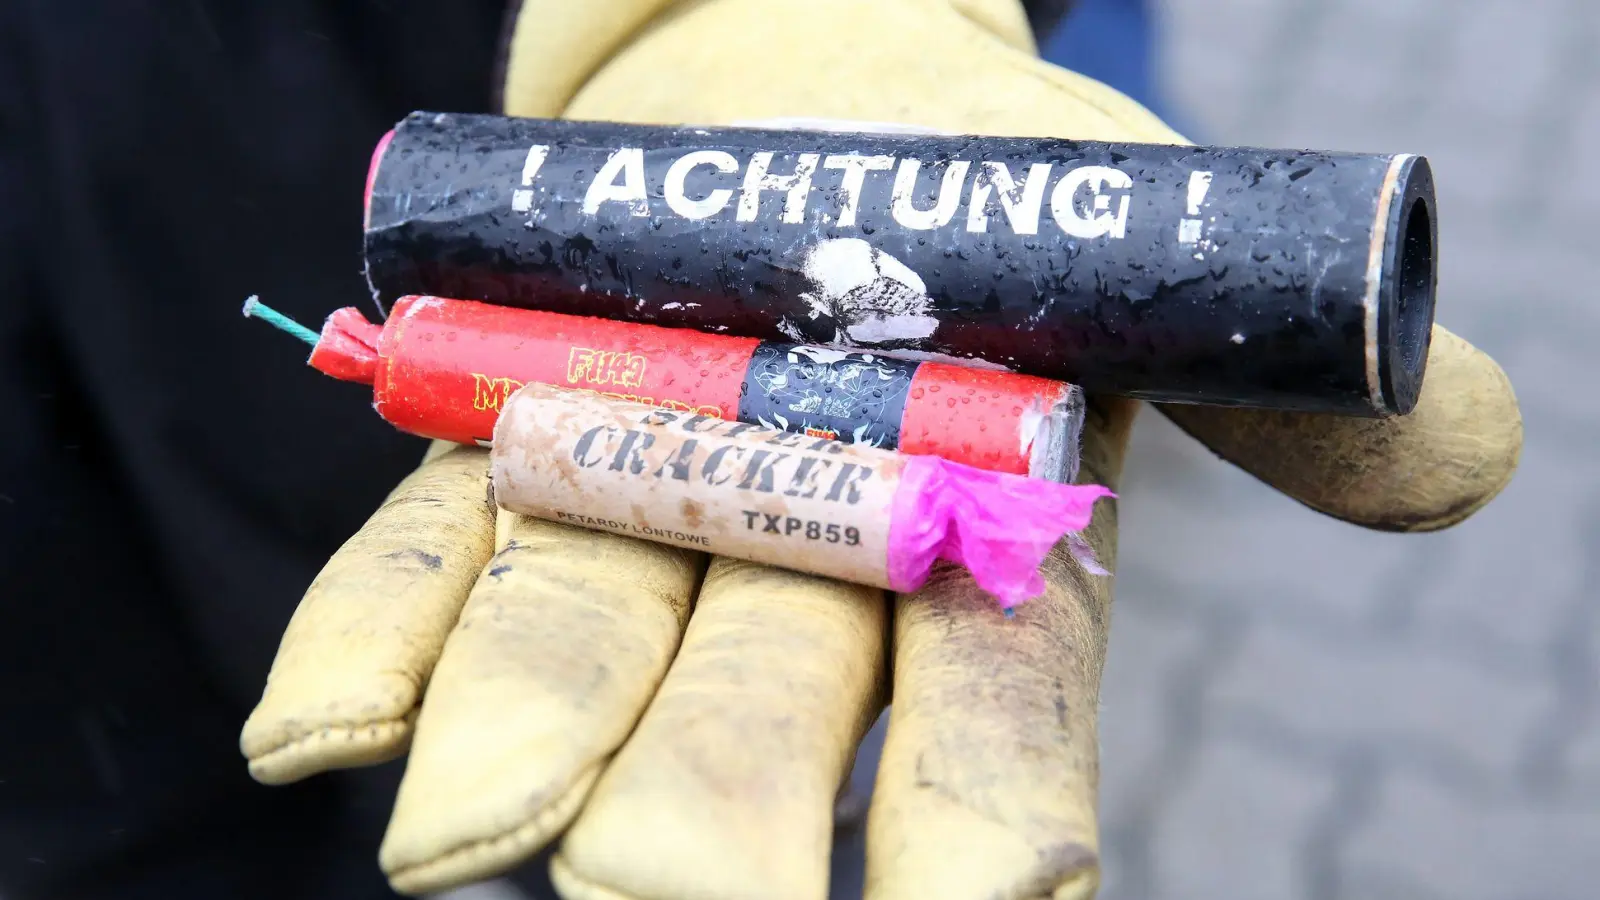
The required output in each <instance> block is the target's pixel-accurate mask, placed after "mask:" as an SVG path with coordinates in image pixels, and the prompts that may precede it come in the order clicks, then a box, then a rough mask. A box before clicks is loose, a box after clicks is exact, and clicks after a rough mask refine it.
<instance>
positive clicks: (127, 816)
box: [0, 0, 504, 900]
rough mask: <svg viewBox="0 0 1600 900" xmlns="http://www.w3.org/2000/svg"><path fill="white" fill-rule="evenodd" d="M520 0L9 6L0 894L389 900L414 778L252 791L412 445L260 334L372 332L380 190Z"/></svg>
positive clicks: (0, 301) (481, 90)
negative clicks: (308, 606) (369, 250)
mask: <svg viewBox="0 0 1600 900" xmlns="http://www.w3.org/2000/svg"><path fill="white" fill-rule="evenodd" d="M503 13H504V4H503V2H501V0H472V2H463V0H452V2H413V0H384V2H379V0H372V2H344V3H328V2H309V0H274V2H249V3H246V2H239V0H184V2H139V0H122V2H117V0H104V2H88V0H72V2H61V0H10V2H7V3H4V4H0V42H3V44H0V73H3V74H0V435H3V437H0V610H3V612H0V689H3V694H0V735H3V736H0V895H4V896H5V898H6V900H13V898H16V900H31V898H46V897H72V898H74V900H88V898H98V897H117V898H134V897H152V898H154V897H161V898H175V897H189V896H194V897H217V898H221V897H229V898H256V897H261V898H268V897H271V898H296V900H302V898H304V900H311V898H321V897H329V898H333V897H339V898H348V900H357V898H365V897H380V896H392V895H391V894H390V893H389V892H388V889H387V887H386V886H385V885H384V883H383V880H382V877H381V874H380V873H379V870H378V867H377V848H378V843H379V840H380V838H381V835H382V829H383V827H384V825H385V823H386V821H387V817H388V813H389V808H390V803H391V801H392V798H393V783H394V781H395V779H396V778H397V776H398V771H397V770H398V766H394V765H391V766H387V767H383V768H382V769H379V770H377V771H374V772H366V773H339V774H335V775H330V776H322V777H318V778H315V779H312V780H311V781H309V782H306V783H304V784H301V785H297V786H294V787H288V788H264V787H261V786H260V785H257V784H255V783H254V782H252V781H251V780H250V779H249V777H248V775H247V773H246V769H245V764H244V758H243V757H242V756H241V755H240V753H239V750H238V734H239V729H240V727H241V726H242V725H243V723H244V719H245V716H246V715H248V713H249V711H250V708H251V707H252V706H253V705H254V703H255V701H256V700H257V699H258V698H259V697H260V692H261V688H262V684H263V679H264V677H265V675H266V672H267V668H268V666H269V664H270V662H271V659H272V655H273V653H274V652H275V651H276V649H277V643H278V638H279V636H280V635H281V633H282V631H283V626H284V625H285V623H286V622H287V621H288V618H289V615H290V613H291V612H292V611H293V609H294V606H295V604H296V603H297V602H298V600H299V598H300V596H301V594H302V593H303V592H304V590H305V587H306V585H307V584H309V583H310V581H311V579H312V577H313V576H314V575H315V574H316V572H317V570H318V568H319V567H320V566H321V564H322V563H323V562H324V561H325V560H326V559H327V557H328V555H329V554H330V553H331V552H332V551H333V550H334V549H335V548H337V547H338V545H339V544H340V542H342V541H343V540H344V539H345V538H347V537H349V535H350V534H351V533H353V532H354V531H355V530H356V529H357V528H359V527H360V525H361V523H362V522H363V521H364V519H365V518H366V516H367V515H369V514H370V513H371V511H372V510H373V509H375V508H376V505H377V504H378V503H379V502H380V501H381V500H382V498H383V496H384V494H385V493H386V492H387V491H388V490H389V489H390V488H392V487H393V486H394V484H395V482H396V481H397V480H399V479H400V478H402V477H403V476H404V475H405V473H406V472H407V471H409V470H410V469H411V468H413V467H415V465H416V463H417V462H418V461H419V460H420V458H421V454H422V452H423V450H424V444H423V442H421V441H420V440H417V439H414V438H410V437H406V436H404V435H401V434H399V433H397V432H395V431H394V430H393V429H391V428H390V427H389V426H387V425H386V424H384V423H383V422H382V421H381V420H379V419H378V418H377V417H376V416H374V415H372V414H371V410H370V406H369V404H370V402H371V397H370V391H369V389H367V388H365V387H361V386H357V385H348V384H341V383H338V382H334V381H331V380H329V379H327V378H325V377H324V376H322V375H319V374H318V373H316V372H314V371H312V370H311V369H309V368H307V367H306V366H305V365H304V359H305V355H306V348H305V347H304V346H303V345H300V344H298V342H296V341H293V340H288V339H286V338H285V337H284V336H283V335H281V334H276V333H274V332H273V331H272V330H271V329H268V328H264V327H262V326H261V325H260V324H259V323H252V322H247V321H246V320H245V319H243V318H242V317H241V316H240V314H239V307H240V305H241V304H242V302H243V301H244V298H245V297H246V296H248V295H249V294H252V293H260V294H261V296H262V297H263V299H264V300H265V301H266V302H268V303H271V304H274V305H276V306H278V307H280V308H282V309H283V310H284V311H286V312H288V313H289V314H290V315H293V316H295V317H297V318H299V319H301V320H302V321H305V322H309V323H313V324H315V323H318V322H320V321H321V319H322V318H323V317H324V316H325V315H327V313H329V312H330V311H332V310H333V309H335V308H338V307H340V306H348V305H352V304H356V305H361V306H363V307H366V308H370V306H371V304H370V302H369V300H368V298H367V294H366V290H365V286H364V283H363V281H362V278H361V274H360V273H361V243H360V240H361V231H360V222H361V191H362V187H363V184H364V181H365V173H366V168H367V162H368V159H369V157H370V155H371V153H372V148H373V146H374V144H375V143H376V141H377V140H378V138H379V137H380V136H382V135H383V133H384V132H385V131H386V130H387V129H388V128H389V127H390V126H391V125H393V123H394V122H395V121H397V120H398V119H399V118H401V117H402V116H404V115H405V114H406V113H407V112H409V111H411V110H413V109H417V108H436V109H450V110H472V111H489V109H490V106H489V104H490V102H491V98H492V97H493V85H492V84H491V75H492V72H493V68H494V62H495V53H496V49H497V44H498V43H499V35H500V31H501V27H502V17H503Z"/></svg>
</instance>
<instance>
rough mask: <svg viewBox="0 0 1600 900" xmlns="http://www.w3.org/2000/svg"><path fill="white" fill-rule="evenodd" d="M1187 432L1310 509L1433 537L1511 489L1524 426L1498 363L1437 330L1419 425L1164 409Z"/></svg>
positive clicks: (1413, 417) (1417, 413)
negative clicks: (1421, 532) (1510, 483)
mask: <svg viewBox="0 0 1600 900" xmlns="http://www.w3.org/2000/svg"><path fill="white" fill-rule="evenodd" d="M1161 411H1162V412H1163V413H1165V414H1166V415H1167V417H1168V418H1170V419H1171V420H1172V421H1173V422H1174V423H1176V424H1177V426H1178V427H1179V428H1182V429H1183V430H1184V431H1186V432H1188V433H1189V434H1190V435H1192V436H1193V437H1195V438H1196V439H1198V440H1199V441H1201V442H1202V443H1204V444H1205V445H1206V446H1208V447H1210V448H1211V449H1212V450H1213V451H1215V452H1216V453H1217V454H1218V455H1220V456H1221V457H1222V458H1223V459H1226V460H1228V461H1229V462H1231V463H1233V464H1234V465H1237V466H1239V467H1240V468H1242V469H1244V470H1245V471H1247V472H1249V473H1250V474H1252V475H1254V476H1256V477H1257V478H1259V479H1261V480H1262V481H1264V482H1266V483H1267V484H1269V485H1271V486H1272V487H1274V488H1277V489H1278V490H1279V491H1282V492H1283V493H1285V494H1287V495H1289V496H1290V497H1293V498H1294V499H1296V500H1298V501H1300V502H1301V503H1304V504H1305V505H1306V506H1309V507H1311V508H1312V509H1315V510H1318V511H1320V512H1324V513H1327V514H1328V515H1331V516H1335V517H1337V518H1340V519H1343V520H1345V521H1347V522H1353V523H1355V524H1357V525H1363V526H1366V527H1368V528H1374V529H1379V530H1383V531H1433V530H1437V529H1440V528H1446V527H1448V526H1450V525H1454V524H1456V523H1457V522H1460V521H1462V520H1463V519H1465V518H1467V517H1468V516H1470V515H1472V514H1473V513H1475V512H1477V511H1478V510H1479V509H1481V508H1482V507H1483V506H1484V505H1485V504H1487V503H1488V502H1489V501H1490V500H1493V499H1494V498H1495V496H1496V495H1498V494H1499V493H1500V491H1501V490H1503V489H1504V488H1505V486H1506V485H1507V484H1508V483H1509V482H1510V481H1511V476H1512V474H1513V473H1514V472H1515V471H1516V468H1517V463H1518V461H1519V459H1520V457H1521V455H1522V415H1521V413H1520V412H1519V411H1518V409H1517V398H1516V395H1515V394H1514V393H1513V392H1512V390H1511V382H1510V380H1509V379H1507V378H1506V375H1505V372H1503V371H1502V370H1501V369H1500V367H1499V366H1498V365H1496V364H1495V362H1494V360H1492V359H1490V358H1489V357H1488V356H1487V355H1485V354H1484V353H1483V352H1482V351H1480V350H1478V349H1477V348H1476V347H1473V346H1472V345H1471V344H1469V343H1467V342H1466V341H1464V340H1462V339H1461V338H1459V337H1457V336H1455V335H1454V334H1451V333H1450V332H1448V331H1446V330H1445V329H1444V328H1442V327H1438V326H1435V328H1434V332H1433V342H1432V346H1431V349H1430V350H1429V353H1428V370H1427V376H1426V377H1425V378H1424V379H1423V383H1422V395H1421V397H1419V398H1418V400H1417V406H1416V409H1414V410H1413V411H1412V412H1411V414H1410V415H1407V416H1402V417H1398V418H1392V419H1356V418H1347V417H1340V416H1327V415H1313V414H1308V413H1287V412H1272V411H1265V410H1245V409H1224V408H1219V407H1200V406H1176V405H1163V406H1162V407H1161Z"/></svg>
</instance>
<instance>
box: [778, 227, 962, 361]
mask: <svg viewBox="0 0 1600 900" xmlns="http://www.w3.org/2000/svg"><path fill="white" fill-rule="evenodd" d="M802 271H803V272H804V273H805V276H806V278H807V279H808V280H810V282H811V286H812V289H811V290H810V291H806V292H803V293H801V295H800V297H801V299H802V300H804V301H805V302H806V304H807V305H808V306H809V307H810V309H811V318H812V319H816V318H820V317H822V316H827V317H828V318H830V319H832V320H833V322H834V327H835V330H836V334H835V337H834V340H835V341H837V342H839V343H845V344H856V343H860V344H880V343H885V342H888V341H911V340H920V339H922V338H927V337H930V336H932V335H933V333H934V332H935V331H936V330H938V328H939V320H938V319H936V318H934V317H933V316H932V315H929V313H930V312H931V311H932V307H933V298H931V297H929V296H928V286H927V284H926V283H925V282H924V281H923V280H922V277H921V276H919V275H918V274H917V273H916V272H914V271H912V270H911V269H910V267H908V266H907V265H906V264H905V263H903V262H901V261H900V260H898V259H895V258H894V257H893V256H890V255H889V254H887V253H884V252H883V251H881V250H879V249H877V248H876V247H874V246H872V245H871V244H869V243H867V242H866V241H864V240H861V239H860V238H834V239H830V240H825V241H822V242H821V243H819V244H817V245H816V246H815V247H812V248H811V250H810V252H808V253H807V254H806V258H805V263H804V266H803V268H802Z"/></svg>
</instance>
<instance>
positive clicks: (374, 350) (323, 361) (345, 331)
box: [244, 297, 383, 384]
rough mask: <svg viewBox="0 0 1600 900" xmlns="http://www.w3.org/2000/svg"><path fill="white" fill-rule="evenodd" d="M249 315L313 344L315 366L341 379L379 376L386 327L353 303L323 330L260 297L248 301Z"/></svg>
mask: <svg viewBox="0 0 1600 900" xmlns="http://www.w3.org/2000/svg"><path fill="white" fill-rule="evenodd" d="M244 316H245V318H247V319H261V320H262V321H264V322H266V323H267V324H269V325H272V326H273V327H274V328H277V329H278V330H280V331H283V332H287V333H288V334H292V335H294V336H295V337H297V338H299V339H300V340H302V341H305V342H306V343H308V344H310V345H311V358H310V359H309V360H308V362H309V363H310V365H311V367H312V368H313V369H316V370H317V371H319V372H321V373H323V374H324V375H331V376H332V377H334V378H337V379H339V380H341V381H354V382H358V383H360V384H372V383H373V381H374V380H375V379H376V378H377V376H378V335H379V334H380V333H382V331H383V328H382V327H381V326H379V325H374V324H372V323H371V322H368V321H367V320H366V318H365V317H364V316H362V315H361V313H360V311H359V310H357V309H356V308H355V307H353V306H347V307H345V308H344V309H341V310H338V311H336V312H334V314H333V315H331V316H329V317H328V320H327V321H326V322H325V323H323V326H322V334H321V335H320V336H319V335H318V334H317V333H316V332H315V331H312V330H311V329H309V328H307V327H305V326H304V325H301V324H300V323H299V322H296V321H294V320H293V319H291V318H289V317H288V316H286V315H284V314H283V313H280V312H278V311H277V310H275V309H273V308H272V307H270V306H267V305H266V304H264V303H262V302H261V301H260V300H259V299H257V298H256V297H251V298H250V299H248V300H246V301H245V302H244Z"/></svg>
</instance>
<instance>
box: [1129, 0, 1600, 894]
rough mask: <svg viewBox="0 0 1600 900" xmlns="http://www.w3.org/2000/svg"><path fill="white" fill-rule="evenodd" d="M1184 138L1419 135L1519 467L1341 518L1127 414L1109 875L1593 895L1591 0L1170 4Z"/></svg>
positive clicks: (1174, 81) (1599, 761)
mask: <svg viewBox="0 0 1600 900" xmlns="http://www.w3.org/2000/svg"><path fill="white" fill-rule="evenodd" d="M1163 7H1164V8H1163V19H1162V22H1161V30H1162V38H1161V40H1162V41H1163V42H1164V46H1163V48H1162V51H1161V54H1160V59H1161V65H1162V67H1163V70H1162V73H1161V76H1162V82H1163V84H1164V86H1165V90H1166V92H1167V97H1168V99H1169V101H1170V102H1171V104H1172V105H1173V106H1174V107H1176V109H1177V110H1178V113H1179V114H1180V115H1182V116H1183V117H1184V119H1185V122H1186V124H1189V125H1190V129H1191V131H1197V132H1200V133H1198V134H1192V135H1191V137H1194V138H1195V139H1196V140H1200V141H1204V142H1216V143H1229V144H1254V145H1264V146H1281V147H1310V148H1316V149H1341V150H1359V151H1374V152H1416V153H1422V154H1426V155H1427V156H1429V157H1430V159H1431V161H1432V163H1433V165H1434V171H1435V177H1436V179H1437V182H1438V191H1439V195H1440V196H1439V207H1440V213H1439V216H1440V222H1439V229H1440V301H1439V311H1438V315H1439V321H1440V322H1441V324H1443V325H1445V326H1446V327H1448V328H1450V329H1452V330H1453V331H1455V332H1456V333H1458V334H1460V335H1462V336H1463V337H1466V338H1467V339H1468V340H1471V341H1472V342H1474V343H1475V344H1477V345H1478V346H1480V347H1482V348H1484V349H1485V350H1486V351H1488V352H1489V353H1490V354H1491V355H1493V356H1494V357H1495V358H1496V359H1497V360H1498V361H1499V362H1500V364H1501V365H1502V366H1504V368H1505V369H1506V371H1507V373H1508V374H1509V375H1510V377H1511V380H1512V383H1513V385H1514V386H1515V388H1516V390H1517V393H1518V397H1519V399H1520V400H1521V402H1522V405H1523V412H1524V417H1525V426H1526V435H1527V437H1526V447H1525V450H1524V454H1523V459H1522V468H1521V470H1520V472H1519V473H1518V475H1517V477H1516V478H1515V480H1514V481H1513V483H1512V484H1511V485H1510V487H1508V488H1507V490H1506V491H1505V493H1504V494H1502V495H1501V496H1500V498H1499V499H1498V500H1496V501H1495V502H1494V503H1493V504H1491V505H1490V506H1489V507H1488V508H1486V509H1485V510H1483V511H1482V512H1481V513H1479V514H1478V515H1477V516H1476V517H1474V518H1473V519H1471V520H1469V521H1468V522H1466V523H1465V524H1462V525H1460V526H1458V527H1456V528H1454V529H1451V530H1448V531H1445V532H1443V533H1440V534H1433V535H1386V534H1376V533H1369V532H1366V531H1363V530H1362V529H1359V528H1356V527H1353V526H1349V525H1345V524H1342V523H1339V522H1336V521H1334V520H1332V519H1329V518H1326V517H1324V516H1321V515H1319V514H1316V513H1313V512H1311V511H1309V510H1307V509H1304V508H1302V507H1300V506H1299V505H1297V504H1295V503H1294V502H1293V501H1290V500H1288V499H1286V498H1284V497H1282V496H1279V495H1277V494H1275V493H1273V492H1272V491H1270V490H1269V489H1267V488H1266V487H1264V486H1263V485H1261V484H1260V483H1258V482H1256V481H1255V480H1254V479H1252V478H1251V477H1249V476H1248V475H1245V474H1243V473H1242V472H1240V471H1238V470H1235V469H1232V468H1231V467H1229V466H1227V465H1226V464H1224V463H1222V462H1220V461H1218V460H1216V459H1214V458H1213V457H1212V456H1211V455H1210V454H1209V452H1207V451H1206V450H1205V449H1204V448H1202V447H1201V446H1200V445H1198V444H1196V443H1194V442H1193V441H1190V440H1189V439H1187V438H1186V437H1185V436H1183V435H1182V434H1181V433H1180V432H1179V431H1178V430H1177V429H1176V428H1174V427H1173V426H1172V425H1170V424H1169V423H1168V422H1167V421H1166V420H1165V419H1163V418H1162V417H1161V416H1160V415H1159V414H1157V413H1155V412H1153V411H1150V410H1147V411H1146V412H1145V414H1144V415H1143V416H1142V418H1141V420H1140V422H1139V424H1138V426H1137V428H1136V431H1135V436H1134V450H1133V458H1132V459H1131V460H1130V461H1129V464H1128V470H1127V471H1128V473H1129V475H1128V478H1127V481H1126V483H1125V484H1124V485H1123V492H1122V496H1123V498H1124V499H1123V501H1122V504H1121V517H1122V540H1121V546H1122V548H1123V550H1122V555H1121V568H1120V573H1119V577H1118V581H1117V600H1116V607H1115V611H1114V614H1113V620H1112V621H1113V624H1112V632H1111V634H1112V636H1111V650H1110V660H1109V663H1108V666H1107V672H1106V682H1105V687H1104V694H1103V711H1102V746H1103V749H1102V772H1103V782H1102V795H1101V821H1102V829H1103V842H1104V847H1103V856H1104V860H1103V863H1104V869H1105V886H1104V889H1103V891H1102V894H1101V896H1102V898H1104V900H1161V898H1180V897H1181V898H1213V897H1217V898H1223V897H1226V898H1232V900H1248V898H1275V900H1282V898H1311V900H1334V898H1408V900H1409V898H1418V900H1431V898H1449V900H1475V898H1494V900H1534V898H1538V900H1557V898H1560V900H1567V898H1571V900H1592V898H1595V897H1600V560H1597V559H1596V558H1595V556H1594V554H1595V552H1596V551H1600V453H1597V452H1596V447H1597V440H1600V415H1597V413H1600V378H1597V377H1596V376H1597V373H1600V365H1597V359H1600V239H1597V238H1596V227H1595V224H1594V222H1595V218H1596V214H1597V213H1600V2H1595V0H1164V2H1163Z"/></svg>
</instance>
